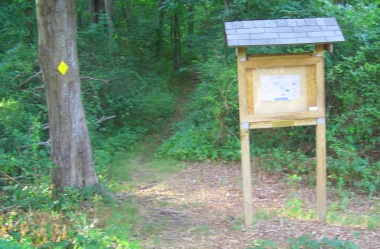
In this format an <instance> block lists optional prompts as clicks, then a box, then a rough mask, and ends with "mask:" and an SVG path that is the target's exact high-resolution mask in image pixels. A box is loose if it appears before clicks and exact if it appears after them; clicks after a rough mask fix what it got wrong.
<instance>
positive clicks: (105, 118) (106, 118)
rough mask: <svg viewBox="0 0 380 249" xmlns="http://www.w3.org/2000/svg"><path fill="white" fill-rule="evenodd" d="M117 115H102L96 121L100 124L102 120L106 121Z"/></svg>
mask: <svg viewBox="0 0 380 249" xmlns="http://www.w3.org/2000/svg"><path fill="white" fill-rule="evenodd" d="M115 117H116V115H113V116H109V117H104V116H103V117H101V118H100V119H99V120H98V121H96V123H97V124H100V123H101V122H104V121H106V120H108V119H111V118H115Z"/></svg>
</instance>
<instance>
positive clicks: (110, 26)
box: [104, 0, 114, 37]
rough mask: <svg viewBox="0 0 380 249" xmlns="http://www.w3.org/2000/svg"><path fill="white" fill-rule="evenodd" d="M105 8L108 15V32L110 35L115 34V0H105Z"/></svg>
mask: <svg viewBox="0 0 380 249" xmlns="http://www.w3.org/2000/svg"><path fill="white" fill-rule="evenodd" d="M104 4H105V9H106V15H107V26H108V33H109V35H110V37H112V36H113V20H112V19H113V13H114V7H113V6H114V5H113V0H104Z"/></svg>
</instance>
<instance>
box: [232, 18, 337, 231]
mask: <svg viewBox="0 0 380 249" xmlns="http://www.w3.org/2000/svg"><path fill="white" fill-rule="evenodd" d="M225 33H226V38H227V43H228V46H230V47H235V48H236V52H237V69H238V84H239V116H240V142H241V162H242V175H243V195H244V214H245V226H246V227H250V226H251V225H252V219H253V207H252V182H251V162H250V148H249V130H250V129H262V128H274V127H289V126H304V125H315V126H316V157H317V169H316V176H317V177H316V178H317V186H316V191H317V214H318V221H319V222H321V223H324V222H325V220H326V119H325V95H324V91H325V89H324V50H325V49H327V50H330V51H332V50H331V48H332V45H331V43H333V42H340V41H344V37H343V34H342V32H341V31H340V28H339V26H338V23H337V22H336V20H335V18H307V19H277V20H265V21H264V20H257V21H236V22H227V23H225ZM305 44H315V47H314V52H311V53H298V54H281V55H255V56H247V55H246V47H248V46H272V45H305Z"/></svg>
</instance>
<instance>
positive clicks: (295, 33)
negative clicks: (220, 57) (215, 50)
mask: <svg viewBox="0 0 380 249" xmlns="http://www.w3.org/2000/svg"><path fill="white" fill-rule="evenodd" d="M224 27H225V33H226V38H227V44H228V46H229V47H248V46H272V45H304V44H320V43H334V42H343V41H344V36H343V33H342V31H341V30H340V28H339V25H338V22H337V21H336V19H335V18H331V17H329V18H306V19H276V20H256V21H235V22H226V23H225V24H224Z"/></svg>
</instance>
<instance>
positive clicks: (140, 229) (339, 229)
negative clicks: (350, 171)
mask: <svg viewBox="0 0 380 249" xmlns="http://www.w3.org/2000/svg"><path fill="white" fill-rule="evenodd" d="M136 163H137V164H138V165H140V166H141V167H139V170H137V172H136V173H135V174H134V176H133V180H132V181H133V182H134V184H136V185H135V188H134V190H133V191H131V192H129V194H130V198H132V199H133V203H134V204H135V205H137V206H138V209H139V216H140V218H139V220H140V222H139V225H137V226H136V227H134V229H135V232H136V238H135V239H136V240H138V242H139V243H140V244H141V246H142V248H165V249H168V248H178V249H179V248H236V249H237V248H255V247H256V246H259V245H261V246H263V247H259V248H292V247H290V246H291V245H296V244H298V245H300V246H299V247H293V248H320V247H312V245H313V243H314V242H315V240H318V241H323V238H324V237H326V238H329V239H330V242H329V243H327V245H333V243H338V244H339V243H340V244H344V242H346V241H350V242H353V243H355V244H356V245H358V246H359V247H358V248H368V249H375V248H380V228H379V223H378V222H379V213H380V201H379V200H376V199H373V198H372V199H368V198H367V197H365V196H358V195H354V196H351V197H350V198H349V199H344V200H342V198H338V197H337V195H338V193H332V192H331V193H330V194H329V196H328V201H329V207H328V223H327V224H320V223H318V222H317V220H316V218H315V202H316V195H315V190H314V189H312V188H309V187H307V186H303V185H302V184H294V183H291V182H288V181H286V180H284V176H283V175H282V174H274V173H268V172H262V171H260V170H259V169H257V170H255V171H254V174H253V182H254V184H253V192H252V196H253V209H254V224H253V226H252V227H251V228H248V229H246V228H245V227H244V222H243V221H244V211H243V195H242V182H241V170H240V164H239V163H223V162H209V161H207V162H200V163H187V164H184V163H180V164H178V165H177V166H178V169H174V168H172V170H168V169H170V168H171V167H175V165H174V164H173V165H172V166H169V167H168V168H166V170H164V171H162V170H157V169H158V168H154V166H153V164H150V163H146V165H147V167H145V166H144V162H142V161H140V162H136V161H134V162H133V164H136ZM162 163H163V162H160V163H158V164H161V165H162ZM152 167H153V168H152ZM371 221H372V222H373V223H371ZM292 238H293V241H289V239H292ZM334 238H336V239H337V240H336V241H335V242H333V239H334ZM306 245H309V247H306ZM335 245H337V244H335ZM321 248H355V247H350V244H349V243H348V242H346V247H321Z"/></svg>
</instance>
